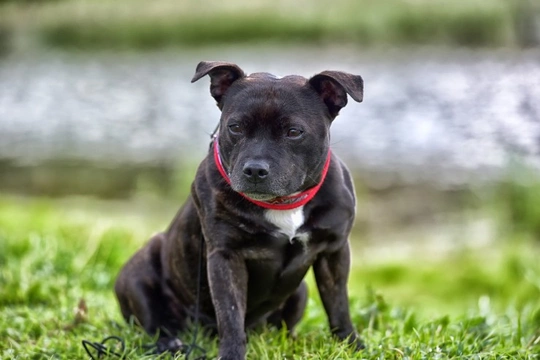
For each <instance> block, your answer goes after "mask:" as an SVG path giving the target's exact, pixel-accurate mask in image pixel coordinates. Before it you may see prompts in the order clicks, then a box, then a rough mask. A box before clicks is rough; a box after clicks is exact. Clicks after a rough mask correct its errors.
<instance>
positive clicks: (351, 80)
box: [309, 71, 364, 118]
mask: <svg viewBox="0 0 540 360" xmlns="http://www.w3.org/2000/svg"><path fill="white" fill-rule="evenodd" d="M309 84H310V85H311V86H312V87H313V88H314V89H315V91H317V92H318V93H319V95H320V96H321V98H322V100H323V101H324V103H325V104H326V106H327V107H328V110H329V112H330V115H331V116H332V118H335V117H336V116H337V115H338V114H339V110H341V108H343V107H344V106H345V105H347V94H349V95H350V96H351V97H352V98H353V99H354V100H355V101H357V102H362V100H363V98H364V80H362V77H361V76H359V75H352V74H348V73H345V72H341V71H323V72H322V73H319V74H317V75H314V76H313V77H312V78H311V79H309Z"/></svg>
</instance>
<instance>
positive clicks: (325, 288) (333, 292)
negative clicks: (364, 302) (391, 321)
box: [313, 243, 364, 350]
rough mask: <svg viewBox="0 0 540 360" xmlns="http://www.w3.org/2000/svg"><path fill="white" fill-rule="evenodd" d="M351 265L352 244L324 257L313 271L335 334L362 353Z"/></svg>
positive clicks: (321, 257) (362, 346) (316, 262)
mask: <svg viewBox="0 0 540 360" xmlns="http://www.w3.org/2000/svg"><path fill="white" fill-rule="evenodd" d="M350 262H351V260H350V250H349V244H348V243H345V245H343V247H341V249H339V250H338V251H336V252H332V253H328V254H322V255H320V256H319V257H318V258H317V260H316V261H315V263H314V264H313V271H314V274H315V279H316V281H317V287H318V288H319V293H320V295H321V300H322V302H323V305H324V309H325V310H326V314H327V315H328V321H329V323H330V329H331V330H332V333H333V334H334V335H335V336H337V337H338V338H339V339H341V340H346V339H347V340H348V341H349V343H351V344H353V345H354V346H355V347H356V349H357V350H360V349H363V348H364V345H363V343H362V341H361V339H360V337H359V336H358V335H357V333H356V331H355V330H354V327H353V325H352V321H351V316H350V313H349V299H348V294H347V280H348V278H349V268H350Z"/></svg>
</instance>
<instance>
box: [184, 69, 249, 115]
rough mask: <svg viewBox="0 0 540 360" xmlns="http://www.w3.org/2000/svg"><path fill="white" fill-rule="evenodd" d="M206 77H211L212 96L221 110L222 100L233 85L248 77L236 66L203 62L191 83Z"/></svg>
mask: <svg viewBox="0 0 540 360" xmlns="http://www.w3.org/2000/svg"><path fill="white" fill-rule="evenodd" d="M205 75H209V76H210V94H211V95H212V97H213V98H214V99H216V101H217V103H218V106H219V107H220V108H221V106H220V101H221V98H222V97H223V95H224V94H225V93H226V92H227V90H228V89H229V87H230V86H231V85H232V83H233V82H235V81H236V80H238V79H240V78H242V77H244V76H246V75H245V74H244V71H243V70H242V69H240V68H239V67H238V65H236V64H232V63H227V62H222V61H201V62H200V63H199V65H197V69H196V70H195V75H193V79H191V82H192V83H194V82H195V81H197V80H199V79H200V78H202V77H203V76H205Z"/></svg>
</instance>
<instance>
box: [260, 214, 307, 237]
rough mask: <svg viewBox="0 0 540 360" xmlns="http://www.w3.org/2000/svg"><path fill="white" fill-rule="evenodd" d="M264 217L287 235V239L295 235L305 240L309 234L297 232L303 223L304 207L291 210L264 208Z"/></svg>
mask: <svg viewBox="0 0 540 360" xmlns="http://www.w3.org/2000/svg"><path fill="white" fill-rule="evenodd" d="M264 217H265V218H266V220H268V221H269V222H271V223H272V224H274V225H275V226H276V227H277V228H278V229H279V232H281V233H283V234H285V235H287V237H288V238H289V241H291V240H292V239H293V238H295V237H297V238H298V239H299V240H300V241H302V242H304V243H305V242H307V241H308V239H309V234H307V233H300V234H299V233H297V230H298V228H300V226H302V224H304V207H303V206H300V207H299V208H296V209H292V210H271V209H268V210H265V212H264Z"/></svg>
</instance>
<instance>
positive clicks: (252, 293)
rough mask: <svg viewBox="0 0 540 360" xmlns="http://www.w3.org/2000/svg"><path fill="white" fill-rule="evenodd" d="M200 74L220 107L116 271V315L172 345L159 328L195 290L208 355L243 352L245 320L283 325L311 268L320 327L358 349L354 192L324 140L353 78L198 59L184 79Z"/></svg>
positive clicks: (171, 329)
mask: <svg viewBox="0 0 540 360" xmlns="http://www.w3.org/2000/svg"><path fill="white" fill-rule="evenodd" d="M205 75H209V76H210V79H211V85H210V93H211V94H212V96H213V97H214V99H215V100H216V101H217V105H218V107H219V108H220V110H221V112H222V115H221V120H220V124H219V128H218V130H216V133H215V136H214V139H213V141H212V143H211V146H210V151H209V154H208V156H207V157H206V158H205V159H204V160H203V161H202V163H201V165H200V166H199V169H198V171H197V175H196V178H195V181H194V182H193V185H192V188H191V196H190V197H189V198H188V199H187V201H186V203H185V204H184V206H183V207H182V208H181V209H180V211H179V212H178V214H177V215H176V217H175V219H174V221H173V222H172V224H171V225H170V227H169V229H168V230H167V231H166V232H164V233H160V234H158V235H155V236H154V237H153V238H152V239H150V241H149V243H148V244H147V245H146V246H145V247H144V248H143V249H141V250H140V251H139V252H137V253H136V254H135V255H134V256H133V258H132V259H131V260H130V261H129V262H128V263H127V264H126V265H125V267H124V268H123V270H122V271H121V273H120V275H119V277H118V280H117V282H116V286H115V290H116V294H117V296H118V300H119V302H120V307H121V310H122V314H123V315H124V317H125V318H129V317H131V316H134V317H135V318H136V319H137V321H138V322H139V323H140V324H141V325H142V326H143V327H144V329H145V330H146V331H147V332H149V333H151V334H153V333H156V332H158V331H159V333H160V339H159V342H160V343H161V345H162V349H163V350H172V351H174V350H177V348H178V346H179V345H180V342H179V341H178V340H175V338H174V337H171V335H174V334H176V332H177V331H179V330H183V329H184V328H185V326H186V323H187V321H188V320H192V319H193V318H194V315H195V307H196V302H197V301H196V300H197V296H196V294H197V290H198V289H199V290H200V297H199V304H198V305H199V314H198V315H199V316H198V320H199V321H200V322H201V323H202V324H203V325H205V326H206V327H210V328H214V329H217V331H218V334H219V357H220V358H221V359H224V360H225V359H244V357H245V353H246V332H245V330H246V328H250V327H253V326H255V325H258V324H264V323H269V324H274V325H276V326H278V327H280V326H283V325H285V326H286V327H287V329H289V331H292V329H293V328H294V326H295V325H296V323H297V322H298V321H299V320H300V318H301V317H302V314H303V312H304V308H305V305H306V301H307V288H306V285H305V283H304V281H303V278H304V276H305V274H306V272H307V271H308V269H309V268H310V267H311V266H313V271H314V274H315V278H316V281H317V286H318V288H319V292H320V295H321V299H322V302H323V304H324V308H325V310H326V313H327V315H328V321H329V323H330V329H331V330H332V333H333V334H335V335H336V336H337V337H338V338H339V339H342V340H347V341H348V342H350V343H352V344H353V345H354V346H356V347H357V348H359V349H360V348H362V342H361V340H360V339H359V337H358V335H357V334H356V332H355V330H354V328H353V325H352V323H351V318H350V315H349V303H348V298H347V279H348V274H349V266H350V259H349V258H350V254H349V243H348V237H349V232H350V230H351V226H352V224H353V220H354V216H355V195H354V188H353V183H352V181H351V176H350V174H349V171H348V170H347V168H346V167H345V165H344V164H343V163H342V162H341V161H340V160H339V159H338V158H337V157H336V156H335V155H334V154H332V152H331V151H330V146H329V128H330V125H331V123H332V121H333V120H334V118H335V117H336V116H337V115H338V112H339V110H340V109H341V108H343V107H344V106H345V105H346V104H347V94H349V95H350V96H351V97H352V98H353V99H354V100H356V101H358V102H360V101H362V96H363V81H362V78H361V77H360V76H355V75H351V74H347V73H344V72H339V71H324V72H322V73H320V74H317V75H315V76H313V77H312V78H310V79H309V80H308V79H305V78H303V77H301V76H294V75H293V76H286V77H284V78H277V77H275V76H273V75H271V74H267V73H255V74H251V75H249V76H247V75H245V74H244V72H243V71H242V69H240V68H239V67H238V66H237V65H235V64H231V63H224V62H201V63H200V64H199V65H198V66H197V70H196V73H195V76H194V77H193V80H192V82H195V81H197V80H199V79H200V78H202V77H203V76H205ZM199 256H202V259H203V260H202V261H203V264H204V266H203V267H202V277H201V278H200V280H199V281H198V276H197V272H198V270H197V269H198V264H199Z"/></svg>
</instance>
